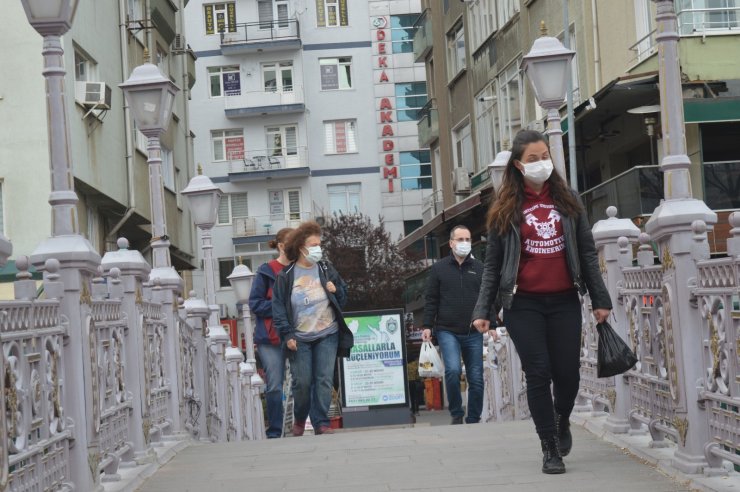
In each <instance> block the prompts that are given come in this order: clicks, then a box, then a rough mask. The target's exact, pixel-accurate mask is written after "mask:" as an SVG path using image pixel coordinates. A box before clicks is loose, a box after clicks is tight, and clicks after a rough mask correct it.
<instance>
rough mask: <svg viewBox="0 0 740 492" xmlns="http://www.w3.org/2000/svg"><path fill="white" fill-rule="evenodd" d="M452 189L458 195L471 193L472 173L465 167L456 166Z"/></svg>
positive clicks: (453, 172) (453, 173)
mask: <svg viewBox="0 0 740 492" xmlns="http://www.w3.org/2000/svg"><path fill="white" fill-rule="evenodd" d="M452 191H454V192H455V194H457V195H463V194H466V193H470V175H469V174H468V170H467V169H466V168H464V167H456V168H455V169H453V171H452Z"/></svg>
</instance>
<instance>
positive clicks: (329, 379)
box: [290, 333, 339, 429]
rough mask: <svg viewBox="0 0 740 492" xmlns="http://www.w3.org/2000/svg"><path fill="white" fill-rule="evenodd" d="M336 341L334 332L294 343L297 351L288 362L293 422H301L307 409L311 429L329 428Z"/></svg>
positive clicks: (304, 418)
mask: <svg viewBox="0 0 740 492" xmlns="http://www.w3.org/2000/svg"><path fill="white" fill-rule="evenodd" d="M338 344H339V334H338V333H334V334H332V335H329V336H327V337H324V338H320V339H318V340H314V341H313V342H301V341H299V342H298V350H297V351H296V353H295V355H294V356H293V359H292V360H291V361H290V372H291V375H292V377H293V383H292V389H293V416H294V418H295V421H296V422H305V421H306V417H308V413H309V411H310V412H311V424H312V425H313V427H314V428H315V429H318V428H319V427H329V415H328V414H329V405H331V395H332V390H333V389H334V365H335V364H336V360H337V345H338ZM312 384H313V388H312V387H311V385H312ZM312 393H313V398H312Z"/></svg>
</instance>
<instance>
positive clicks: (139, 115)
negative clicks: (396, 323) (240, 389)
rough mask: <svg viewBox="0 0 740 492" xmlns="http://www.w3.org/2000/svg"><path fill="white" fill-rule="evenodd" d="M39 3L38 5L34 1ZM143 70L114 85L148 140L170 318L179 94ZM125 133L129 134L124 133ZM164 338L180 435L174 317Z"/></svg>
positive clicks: (155, 231)
mask: <svg viewBox="0 0 740 492" xmlns="http://www.w3.org/2000/svg"><path fill="white" fill-rule="evenodd" d="M39 1H41V0H39ZM144 59H145V61H144V64H143V65H139V66H138V67H136V68H135V69H134V70H133V72H132V73H131V76H130V77H129V78H128V80H126V82H124V83H122V84H119V87H120V88H121V89H122V90H123V95H124V96H125V97H126V101H127V102H128V105H129V107H130V108H131V113H132V114H133V117H134V121H135V122H136V126H137V128H138V129H139V130H140V131H141V133H143V134H144V135H145V136H146V137H147V138H148V139H149V142H148V145H147V153H148V157H147V164H148V167H149V203H150V205H151V214H152V239H151V241H150V242H151V246H152V267H153V268H152V271H151V273H150V274H149V280H150V281H151V282H155V281H156V282H157V284H158V285H160V286H161V287H162V289H161V290H158V291H157V295H156V297H157V298H156V299H155V300H157V301H160V302H161V303H162V308H163V310H164V312H172V308H174V307H175V306H177V297H178V293H179V292H180V291H182V287H183V280H182V278H181V277H180V275H179V274H178V273H177V271H176V270H175V269H174V268H173V267H172V260H171V258H170V241H169V236H167V221H166V217H165V210H164V187H163V186H162V147H161V144H160V141H159V140H160V138H161V136H162V135H163V134H164V132H165V131H166V130H167V127H168V126H169V123H170V117H171V116H172V106H173V104H174V102H175V94H177V92H178V91H179V90H180V89H178V87H177V86H176V85H175V84H174V83H172V81H170V79H168V78H166V77H164V76H163V75H162V73H161V72H160V71H159V68H157V66H156V65H153V64H152V63H150V62H149V53H148V51H147V50H146V49H145V50H144ZM126 131H129V129H128V128H127V129H126ZM166 318H167V332H166V335H165V354H164V357H165V361H164V365H165V367H166V371H167V378H168V379H169V381H170V396H169V402H168V404H169V406H168V417H169V419H170V420H171V422H172V427H173V428H174V430H175V431H179V430H181V424H180V423H181V420H180V384H178V380H179V374H180V371H179V361H180V348H179V347H180V339H179V338H180V335H179V333H178V329H177V325H176V324H175V317H174V316H167V317H166Z"/></svg>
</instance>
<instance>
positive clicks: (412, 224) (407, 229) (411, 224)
mask: <svg viewBox="0 0 740 492" xmlns="http://www.w3.org/2000/svg"><path fill="white" fill-rule="evenodd" d="M423 225H424V221H423V220H404V221H403V235H404V236H408V235H409V234H411V233H412V232H414V231H415V230H416V229H418V228H419V227H421V226H423Z"/></svg>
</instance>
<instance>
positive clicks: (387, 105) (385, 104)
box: [380, 97, 393, 110]
mask: <svg viewBox="0 0 740 492" xmlns="http://www.w3.org/2000/svg"><path fill="white" fill-rule="evenodd" d="M380 109H381V110H383V109H393V106H392V105H391V100H390V99H388V98H387V97H384V98H383V99H381V100H380Z"/></svg>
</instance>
